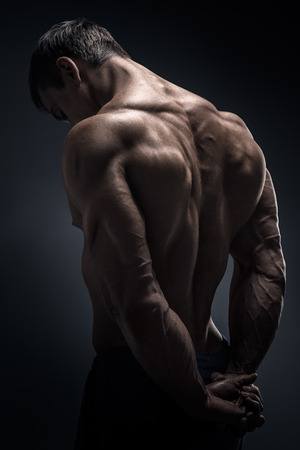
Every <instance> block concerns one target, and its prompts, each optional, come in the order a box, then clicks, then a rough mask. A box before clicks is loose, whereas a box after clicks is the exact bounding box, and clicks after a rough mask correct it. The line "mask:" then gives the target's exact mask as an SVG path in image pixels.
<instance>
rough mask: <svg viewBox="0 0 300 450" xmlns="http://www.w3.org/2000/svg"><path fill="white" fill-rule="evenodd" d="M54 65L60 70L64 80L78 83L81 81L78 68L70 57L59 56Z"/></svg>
mask: <svg viewBox="0 0 300 450" xmlns="http://www.w3.org/2000/svg"><path fill="white" fill-rule="evenodd" d="M56 66H57V67H58V69H59V70H60V71H61V75H62V77H63V80H64V81H73V82H75V83H76V84H78V85H79V84H80V83H81V76H80V71H79V68H78V66H77V65H76V63H75V62H74V61H73V60H72V59H71V58H68V57H67V56H61V57H60V58H58V59H57V61H56Z"/></svg>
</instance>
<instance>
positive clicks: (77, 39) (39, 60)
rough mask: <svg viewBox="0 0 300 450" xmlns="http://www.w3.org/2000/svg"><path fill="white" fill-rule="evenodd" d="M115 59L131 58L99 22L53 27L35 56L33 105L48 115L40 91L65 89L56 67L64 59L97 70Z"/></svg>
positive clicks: (31, 73)
mask: <svg viewBox="0 0 300 450" xmlns="http://www.w3.org/2000/svg"><path fill="white" fill-rule="evenodd" d="M113 55H119V56H122V57H123V58H130V56H129V55H128V53H127V52H125V50H123V48H122V47H121V46H120V45H119V44H118V43H117V42H116V41H115V39H114V38H113V37H112V35H111V34H110V33H109V32H108V31H107V30H106V29H105V28H103V27H100V26H99V25H98V24H96V23H95V22H90V21H88V20H87V19H85V18H77V19H75V20H70V21H65V22H60V23H58V24H56V25H53V26H52V27H51V28H50V30H49V31H47V32H46V33H45V34H44V35H43V36H41V37H40V39H39V40H38V42H37V44H36V46H35V48H34V50H33V52H32V57H31V63H30V70H29V80H28V81H29V87H30V93H31V98H32V101H33V103H34V104H35V106H36V107H37V109H39V110H40V111H45V106H44V105H43V103H42V101H41V98H40V95H39V90H44V89H46V88H47V87H49V86H53V87H56V88H61V87H63V86H64V83H63V80H62V78H61V75H60V72H59V70H58V68H57V66H56V61H57V59H58V58H59V57H60V56H68V57H77V58H80V59H82V60H83V61H86V62H88V63H90V64H91V65H92V66H93V67H97V66H100V65H101V64H103V63H104V62H105V61H106V60H107V59H109V58H110V57H111V56H113Z"/></svg>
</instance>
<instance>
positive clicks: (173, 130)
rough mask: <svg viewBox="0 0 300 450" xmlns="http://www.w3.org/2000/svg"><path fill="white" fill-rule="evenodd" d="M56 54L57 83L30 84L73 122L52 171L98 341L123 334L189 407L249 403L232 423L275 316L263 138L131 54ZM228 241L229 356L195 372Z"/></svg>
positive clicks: (229, 409)
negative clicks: (90, 59) (62, 194)
mask: <svg viewBox="0 0 300 450" xmlns="http://www.w3.org/2000/svg"><path fill="white" fill-rule="evenodd" d="M57 65H58V67H59V69H60V70H61V73H62V76H63V79H64V81H65V87H64V88H63V89H61V90H57V89H54V88H48V89H46V90H45V91H43V92H41V97H42V98H43V102H44V104H45V106H46V107H47V109H48V110H49V111H51V112H52V113H54V114H55V116H56V117H57V118H60V119H62V120H64V119H66V120H69V121H70V122H71V123H72V125H74V126H73V128H72V129H71V131H70V132H69V134H68V136H67V138H66V141H65V144H64V154H63V180H64V185H65V189H66V192H67V195H68V200H69V205H70V210H71V213H72V217H73V224H74V225H75V226H77V227H79V228H80V229H82V231H83V233H84V251H83V256H82V271H83V276H84V279H85V282H86V285H87V287H88V290H89V293H90V297H91V300H92V304H93V311H94V325H93V344H94V348H95V350H96V352H100V351H102V350H105V349H109V348H113V347H117V346H122V345H128V346H129V347H130V348H131V350H132V352H133V353H134V355H135V357H136V358H137V360H138V361H139V362H140V364H141V365H142V367H143V368H144V370H145V371H146V372H147V373H148V374H149V375H150V376H151V377H152V378H153V379H154V380H155V381H156V382H157V383H158V384H159V385H160V386H161V387H162V388H163V389H164V390H165V391H166V392H167V393H168V394H169V395H170V396H171V397H172V398H173V399H175V400H176V401H177V402H178V403H179V404H180V405H181V406H182V408H184V409H185V410H186V411H187V413H189V414H191V415H194V416H196V417H199V418H205V419H206V420H214V421H218V422H221V423H225V424H236V423H238V422H239V423H240V424H241V423H242V422H241V421H243V423H244V425H245V424H246V423H247V414H248V417H250V418H251V414H252V419H253V416H255V420H252V423H251V420H249V421H248V428H247V424H246V425H245V426H244V428H243V427H242V429H243V432H244V431H245V430H249V429H250V428H251V427H252V428H255V427H256V426H259V425H260V424H261V423H262V418H261V416H260V413H261V410H262V401H261V397H260V394H259V391H258V389H257V388H255V387H251V383H253V382H254V380H255V378H256V376H255V375H254V376H253V375H251V374H252V373H253V372H255V371H256V370H257V369H258V367H259V364H260V363H261V361H262V360H263V358H264V356H265V354H266V352H267V351H268V348H269V346H270V345H271V342H272V340H273V338H274V335H275V332H276V329H277V327H278V323H279V319H280V314H281V308H282V301H283V293H284V280H285V266H284V259H283V255H282V251H281V245H280V234H279V229H278V218H277V207H276V199H275V194H274V189H273V186H272V182H271V178H270V175H269V173H268V171H267V170H266V166H265V160H264V157H263V154H262V152H261V150H260V148H259V147H258V145H257V144H256V143H255V141H254V140H253V138H252V136H251V134H250V132H249V130H248V129H247V127H246V126H245V124H244V123H243V121H242V120H241V119H240V118H239V117H237V116H235V115H234V114H231V113H225V112H220V111H218V110H217V109H216V108H215V107H214V106H213V105H212V104H211V103H209V102H208V101H206V100H204V99H203V98H201V97H199V96H196V95H194V94H192V93H190V92H188V91H186V90H184V89H182V88H179V87H178V86H175V85H173V84H171V83H169V82H168V81H166V80H163V79H162V78H160V77H158V76H157V75H155V74H153V73H152V72H150V71H149V70H148V69H146V68H145V67H143V66H141V65H139V64H137V63H136V62H134V61H132V60H130V59H123V58H120V57H113V58H112V59H110V60H108V61H107V62H106V63H104V65H103V66H101V67H99V68H97V69H95V68H91V67H90V66H88V65H87V64H86V63H83V62H82V61H79V60H71V59H70V58H66V57H62V58H59V60H58V61H57ZM230 254H231V255H232V256H233V258H234V262H235V271H234V275H233V279H232V289H231V297H230V321H229V327H230V338H231V349H232V359H231V361H230V363H229V365H228V369H227V374H225V375H220V374H216V375H215V378H214V380H212V381H213V382H212V383H211V384H210V385H207V386H205V385H204V383H203V381H202V378H201V376H200V374H199V372H198V369H197V364H196V358H195V351H212V352H214V351H217V350H219V349H220V347H221V344H222V336H221V334H220V332H219V331H218V329H217V328H216V326H215V325H214V323H213V321H212V318H211V306H212V302H213V299H214V294H215V291H216V289H217V287H218V285H219V283H220V281H221V280H222V277H223V275H224V272H225V269H226V265H227V261H228V257H229V255H230ZM222 383H223V384H222ZM245 385H249V386H248V390H247V387H245ZM224 386H225V388H224ZM244 387H245V388H244ZM218 389H219V391H218ZM226 389H227V391H226ZM225 391H226V392H227V393H226V394H225ZM241 391H242V393H241ZM228 392H229V394H228ZM242 400H243V401H242ZM249 411H250V414H249ZM249 423H250V425H249ZM245 427H246V428H245Z"/></svg>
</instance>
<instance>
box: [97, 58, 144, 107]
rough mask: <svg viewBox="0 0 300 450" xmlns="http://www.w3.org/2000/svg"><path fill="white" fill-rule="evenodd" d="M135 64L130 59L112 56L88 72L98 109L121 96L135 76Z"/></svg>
mask: <svg viewBox="0 0 300 450" xmlns="http://www.w3.org/2000/svg"><path fill="white" fill-rule="evenodd" d="M137 66H138V65H137V63H135V62H134V61H132V60H131V59H127V58H126V59H124V58H121V57H119V56H114V57H112V58H110V59H109V60H108V61H106V62H105V63H103V64H102V65H101V66H100V67H99V68H96V69H94V70H93V71H91V72H90V73H89V84H90V86H91V90H92V95H93V97H94V98H95V99H96V101H97V104H98V107H99V109H101V108H102V107H104V106H105V105H106V104H108V103H110V102H112V101H113V100H114V99H116V98H117V97H118V98H120V97H122V95H123V93H124V92H125V91H126V90H127V89H128V87H129V86H130V84H132V82H133V80H134V78H135V74H136V72H137Z"/></svg>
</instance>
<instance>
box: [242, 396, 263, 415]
mask: <svg viewBox="0 0 300 450" xmlns="http://www.w3.org/2000/svg"><path fill="white" fill-rule="evenodd" d="M245 402H246V405H247V407H248V408H249V409H250V412H252V413H255V414H256V415H259V414H260V413H261V411H262V410H261V408H260V404H259V403H258V402H257V401H256V400H253V399H252V398H251V397H246V398H245Z"/></svg>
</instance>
